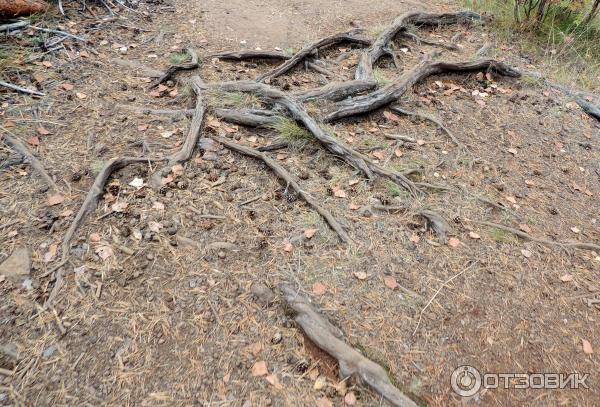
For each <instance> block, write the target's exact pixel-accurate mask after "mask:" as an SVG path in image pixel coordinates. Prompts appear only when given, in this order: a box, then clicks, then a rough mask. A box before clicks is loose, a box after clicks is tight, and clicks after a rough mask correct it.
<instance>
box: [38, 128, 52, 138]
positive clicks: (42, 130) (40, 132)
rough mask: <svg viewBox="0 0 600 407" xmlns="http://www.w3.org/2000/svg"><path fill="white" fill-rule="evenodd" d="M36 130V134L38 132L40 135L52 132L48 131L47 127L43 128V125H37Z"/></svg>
mask: <svg viewBox="0 0 600 407" xmlns="http://www.w3.org/2000/svg"><path fill="white" fill-rule="evenodd" d="M36 131H37V132H38V134H39V135H40V136H48V135H50V134H52V133H50V131H49V130H48V129H46V128H45V127H43V126H40V127H38V128H37V129H36Z"/></svg>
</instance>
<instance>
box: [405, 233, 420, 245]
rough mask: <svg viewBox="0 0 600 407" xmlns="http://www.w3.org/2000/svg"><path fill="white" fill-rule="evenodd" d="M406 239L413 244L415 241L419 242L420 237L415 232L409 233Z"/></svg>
mask: <svg viewBox="0 0 600 407" xmlns="http://www.w3.org/2000/svg"><path fill="white" fill-rule="evenodd" d="M408 240H410V241H411V242H413V243H414V244H417V243H419V242H420V241H421V238H420V237H419V235H417V234H416V233H413V234H412V235H410V237H409V238H408Z"/></svg>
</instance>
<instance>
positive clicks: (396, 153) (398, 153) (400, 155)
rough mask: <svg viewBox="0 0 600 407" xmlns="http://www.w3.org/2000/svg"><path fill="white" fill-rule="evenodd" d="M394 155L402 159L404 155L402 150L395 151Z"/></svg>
mask: <svg viewBox="0 0 600 407" xmlns="http://www.w3.org/2000/svg"><path fill="white" fill-rule="evenodd" d="M394 155H395V156H396V157H402V156H403V155H404V153H403V152H402V150H400V149H399V148H397V149H395V150H394Z"/></svg>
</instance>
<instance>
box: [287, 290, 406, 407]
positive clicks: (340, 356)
mask: <svg viewBox="0 0 600 407" xmlns="http://www.w3.org/2000/svg"><path fill="white" fill-rule="evenodd" d="M281 291H282V293H283V296H284V299H285V301H286V303H287V304H288V306H289V307H290V308H291V309H292V310H293V311H294V312H295V313H296V316H295V317H294V320H295V321H296V323H297V324H298V325H300V328H302V331H304V333H305V334H306V336H308V338H309V339H310V340H311V341H312V342H313V343H314V344H315V345H317V346H318V347H319V348H320V349H322V350H323V351H325V352H327V353H328V354H329V355H331V356H332V357H334V358H335V359H337V361H338V363H339V367H340V376H342V378H347V377H351V376H352V377H354V378H355V379H358V380H359V381H362V382H363V383H366V384H367V385H368V386H370V387H371V388H372V389H373V390H375V391H376V392H377V393H379V394H380V395H381V396H383V397H384V398H385V399H386V400H388V401H389V402H390V403H391V404H392V405H394V406H398V407H408V406H410V407H416V406H417V404H416V403H415V402H414V401H413V400H411V399H410V398H409V397H407V396H406V395H405V394H404V393H402V392H401V391H400V390H399V389H398V388H396V387H395V386H394V385H393V384H392V382H391V381H390V379H389V377H388V375H387V373H386V371H385V369H384V368H382V367H381V366H380V365H378V364H377V363H375V362H373V361H372V360H370V359H367V358H366V357H365V356H364V355H363V354H362V353H360V352H359V351H357V350H356V349H354V348H353V347H351V346H350V345H348V344H347V343H346V342H345V341H344V340H343V334H342V332H341V331H340V330H339V329H338V328H336V327H335V326H333V325H332V324H331V322H329V321H328V320H327V319H326V318H325V317H323V316H322V315H321V314H320V313H319V312H318V311H316V310H315V309H314V307H313V305H312V304H311V303H310V300H309V299H308V298H306V297H304V296H302V295H301V294H299V293H298V291H297V290H295V289H293V288H292V287H290V286H287V285H283V286H282V287H281Z"/></svg>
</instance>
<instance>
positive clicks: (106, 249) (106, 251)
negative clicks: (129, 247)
mask: <svg viewBox="0 0 600 407" xmlns="http://www.w3.org/2000/svg"><path fill="white" fill-rule="evenodd" d="M96 254H97V255H98V257H100V258H101V259H102V260H106V259H108V258H109V257H111V256H113V255H114V252H113V249H112V247H110V246H100V247H98V248H97V249H96Z"/></svg>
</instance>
